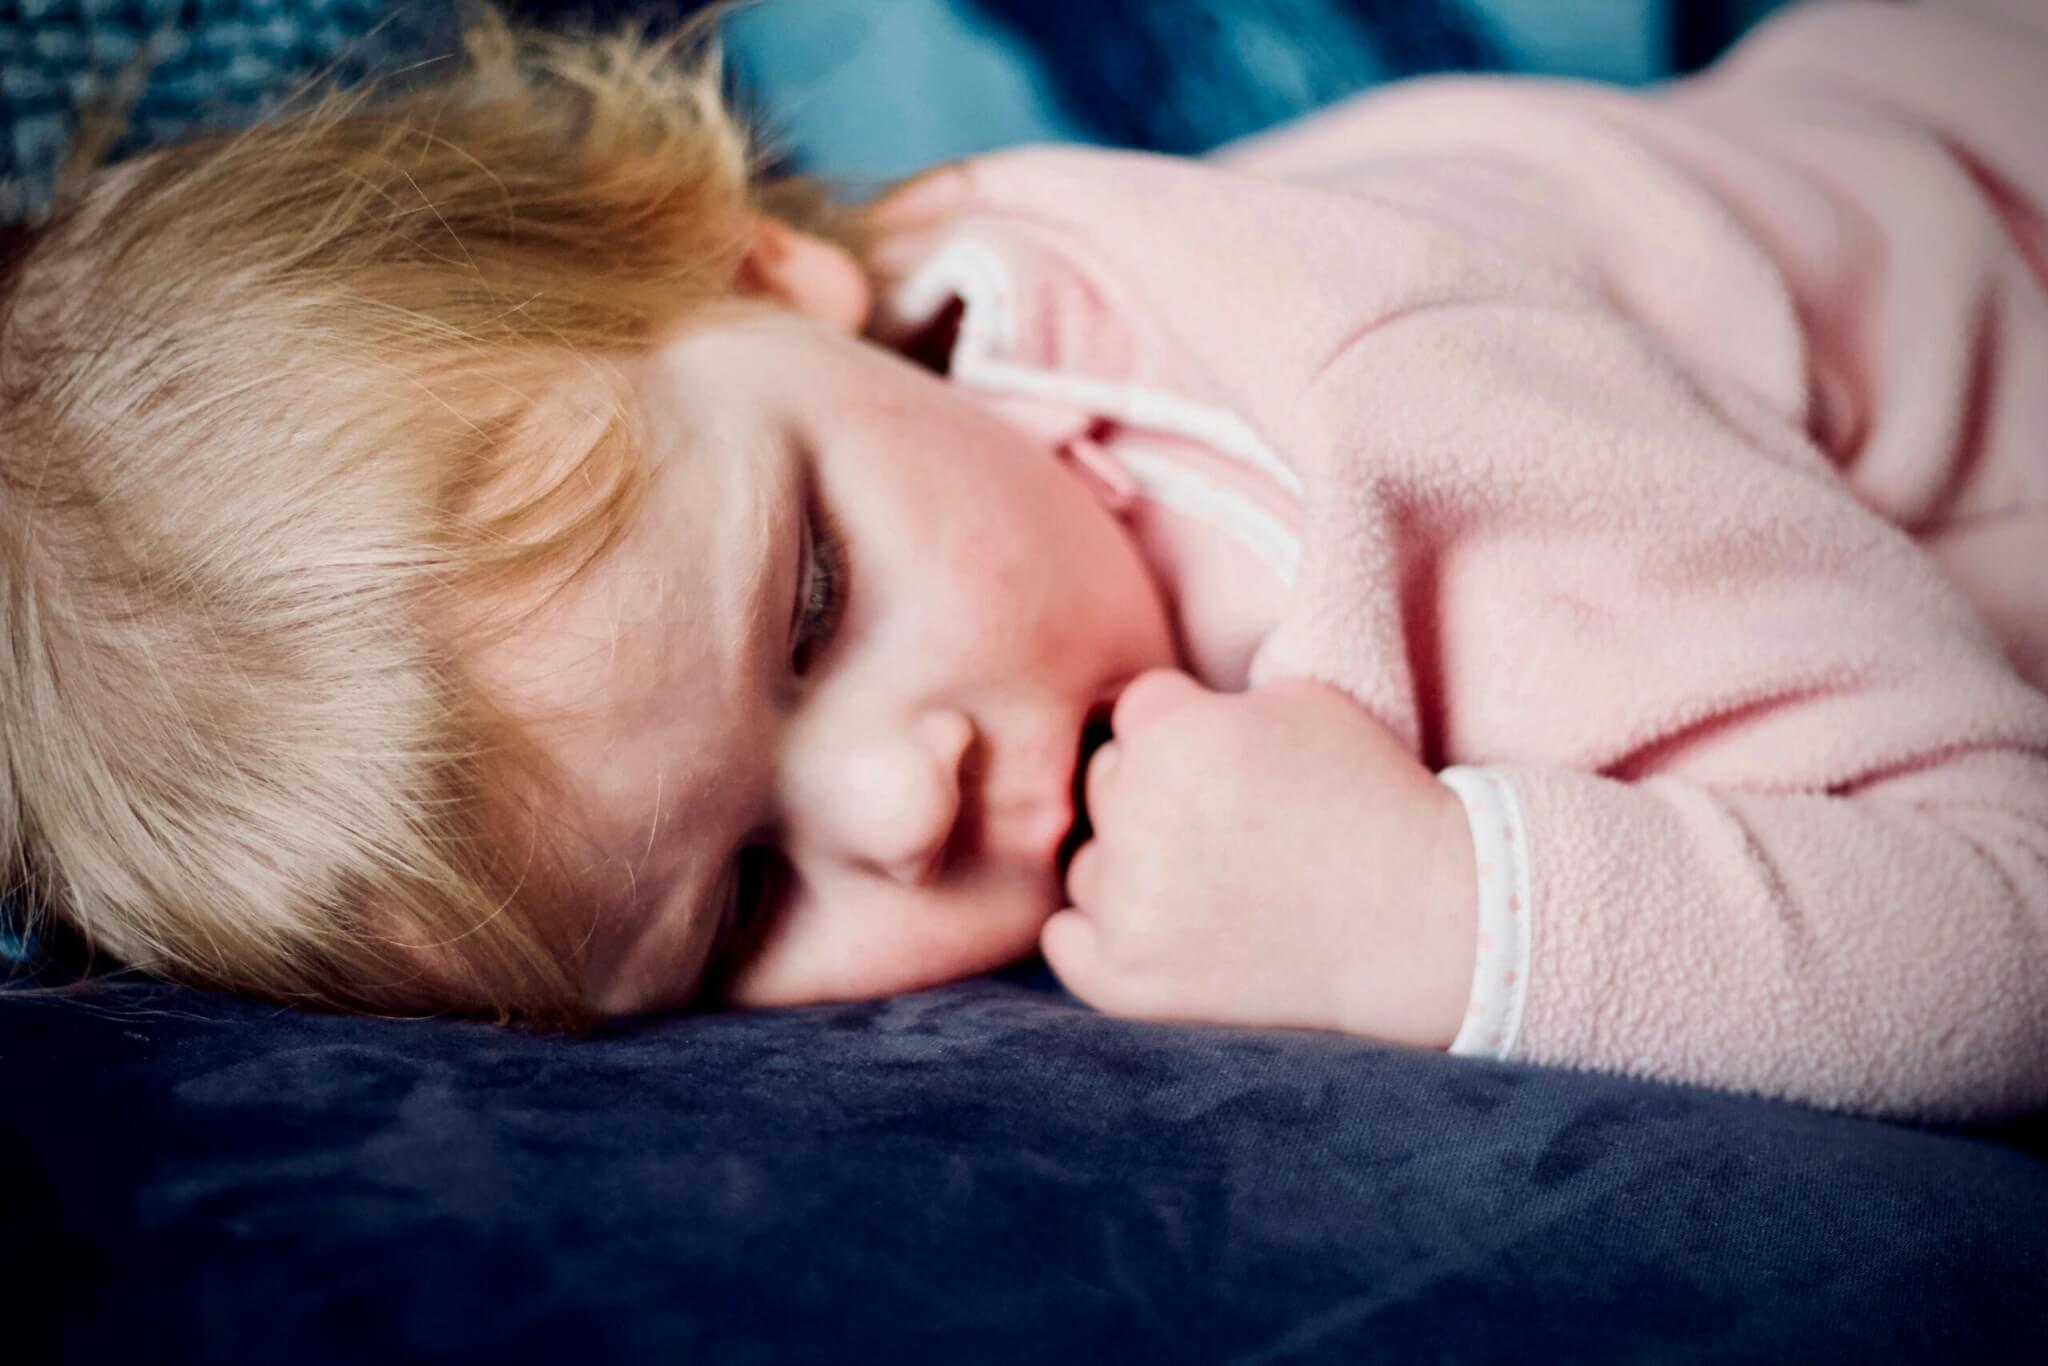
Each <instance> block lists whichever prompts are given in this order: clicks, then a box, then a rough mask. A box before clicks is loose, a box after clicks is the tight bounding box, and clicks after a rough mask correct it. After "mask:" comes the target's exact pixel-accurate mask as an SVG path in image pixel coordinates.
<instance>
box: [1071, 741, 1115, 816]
mask: <svg viewBox="0 0 2048 1366" xmlns="http://www.w3.org/2000/svg"><path fill="white" fill-rule="evenodd" d="M1121 757H1122V751H1121V750H1120V749H1118V747H1117V743H1116V741H1114V740H1111V741H1109V742H1108V743H1107V744H1105V745H1103V747H1102V748H1101V749H1098V750H1096V751H1095V754H1094V757H1092V758H1090V759H1089V760H1088V774H1087V777H1086V778H1085V779H1083V781H1082V784H1081V798H1082V800H1083V801H1084V802H1086V803H1087V806H1088V824H1089V825H1090V826H1092V827H1094V828H1095V829H1096V830H1101V829H1102V828H1103V825H1104V817H1105V815H1106V814H1107V812H1108V811H1109V781H1110V775H1111V774H1112V773H1113V772H1115V770H1116V765H1117V760H1118V759H1119V758H1121Z"/></svg>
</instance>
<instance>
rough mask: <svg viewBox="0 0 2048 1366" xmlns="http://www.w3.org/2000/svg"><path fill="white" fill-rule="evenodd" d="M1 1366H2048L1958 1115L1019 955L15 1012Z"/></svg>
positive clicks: (2017, 1177) (2038, 1191)
mask: <svg viewBox="0 0 2048 1366" xmlns="http://www.w3.org/2000/svg"><path fill="white" fill-rule="evenodd" d="M0 1076H4V1077H5V1091H4V1099H0V1106H4V1109H0V1114H4V1121H0V1300H4V1302H5V1303H6V1305H7V1310H6V1314H5V1318H4V1320H0V1344H4V1346H0V1359H5V1360H7V1361H10V1362H17V1363H21V1364H22V1366H28V1364H29V1363H44V1362H58V1361H94V1362H116V1361H119V1362H135V1363H165V1364H168V1363H185V1362H190V1363H201V1362H207V1363H212V1362H223V1361H238V1360H251V1361H254V1360H264V1361H278V1362H293V1363H300V1364H301V1366H320V1364H323V1363H336V1364H337V1366H339V1364H340V1363H370V1362H374V1363H384V1364H386V1366H396V1364H397V1363H401V1362H422V1363H424V1362H449V1361H492V1362H498V1363H524V1362H569V1363H576V1366H600V1363H613V1362H619V1363H624V1362H691V1363H699V1362H734V1363H739V1362H771V1361H795V1362H831V1361H847V1362H870V1361H872V1362H898V1361H939V1362H962V1363H977V1362H985V1363H1002V1362H1060V1363H1073V1362H1085V1361H1110V1360H1115V1361H1141V1362H1180V1361H1188V1362H1195V1361H1233V1362H1247V1363H1249V1362H1262V1363H1281V1362H1306V1361H1317V1362H1324V1361H1328V1362H1347V1363H1364V1362H1389V1363H1412V1362H1418V1361H1516V1362H1549V1361H1577V1362H1601V1361H1630V1362H1645V1361H1648V1362H1685V1361H1714V1362H1729V1361H1771V1362H1784V1361H1802V1360H1804V1361H1819V1362H1833V1361H1859V1362H1868V1361H1884V1362H1896V1361H1930V1362H1931V1361H1940V1362H1971V1363H1988V1362H2001V1361H2005V1362H2016V1363H2017V1362H2030V1363H2038V1362H2040V1361H2043V1360H2048V1233H2044V1231H2048V1116H2043V1117H2040V1118H2039V1119H2037V1120H2035V1121H2033V1122H2032V1123H2029V1124H2021V1125H2013V1126H2008V1127H2007V1128H2006V1129H2004V1130H2002V1131H1986V1132H1979V1133H1950V1134H1940V1133H1935V1132H1932V1131H1926V1130H1920V1129H1914V1128H1910V1127H1906V1126H1900V1125H1894V1124H1885V1123H1879V1122H1875V1121H1870V1120H1864V1119H1855V1118H1847V1117H1842V1116H1836V1115H1828V1114H1823V1113H1820V1112H1818V1111H1814V1110H1810V1109H1807V1108H1804V1107H1801V1106H1796V1105H1788V1104H1783V1103H1778V1102H1771V1101H1762V1100H1753V1099H1745V1098H1741V1097H1736V1096H1731V1095H1725V1094H1720V1093H1715V1092H1708V1091H1699V1090H1692V1089H1687V1088H1680V1087H1670V1086H1662V1085H1655V1084H1648V1083H1639V1082H1631V1081H1626V1080H1621V1079H1617V1078H1612V1077H1604V1076H1598V1075H1594V1074H1589V1073H1576V1072H1564V1071H1556V1070H1543V1069H1537V1068H1533V1067H1529V1066H1525V1065H1520V1064H1512V1063H1486V1062H1478V1061H1473V1060H1468V1059H1454V1058H1449V1057H1445V1056H1442V1055H1435V1054H1425V1053H1420V1052H1415V1051H1410V1050H1403V1049H1396V1048H1387V1047H1381V1046H1376V1045H1373V1044H1369V1043H1365V1042H1363V1041H1360V1040H1356V1039H1349V1038H1345V1037H1341V1036H1337V1035H1323V1034H1315V1033H1304V1032H1290V1031H1251V1030H1236V1029H1216V1028H1191V1027H1174V1026H1163V1025H1150V1024H1143V1023H1137V1022H1133V1021H1128V1020H1121V1019H1115V1018H1111V1017H1107V1016H1102V1015H1098V1014H1095V1013H1093V1012H1090V1011H1088V1010H1086V1009H1084V1008H1082V1007H1080V1006H1078V1005H1077V1004H1076V1003H1074V1002H1073V1001H1072V1000H1071V999H1070V998H1068V997H1067V996H1065V995H1064V994H1063V993H1060V992H1058V991H1057V990H1056V989H1053V988H1051V987H1050V985H1049V983H1048V982H1047V981H1046V980H1045V979H1043V978H1042V977H1038V978H1033V977H1030V976H1029V975H1026V974H1013V975H1011V976H1009V977H1003V978H989V979H981V980H977V981H972V982H966V983H960V984H956V985H954V986H950V987H946V988H943V989H940V990H936V991H930V992H925V993H922V994H919V995H915V996H908V997H902V998H898V999H894V1000H886V1001H878V1002H872V1003H865V1004H859V1005H847V1006H838V1007H828V1008H819V1009H811V1010H800V1011H788V1012H771V1013H759V1014H751V1015H707V1016H682V1017H675V1018H669V1019H664V1020H658V1021H650V1022H646V1023H641V1024H633V1025H627V1026H621V1027H619V1028H617V1029H616V1030H615V1031H614V1032H613V1033H611V1034H609V1035H607V1036H605V1037H601V1038H596V1039H590V1040H584V1041H570V1040H564V1039H559V1038H541V1037H534V1036H530V1035H525V1034H520V1033H515V1032H510V1031H506V1030H501V1029H497V1028H494V1027H491V1026H488V1025H483V1024H468V1023H460V1022H452V1021H437V1022H405V1021H383V1020H366V1019H349V1018H341V1017H331V1016H318V1015H311V1014H303V1013H298V1012H293V1011H284V1010H278V1009H276V1008H272V1007H266V1006H259V1005H254V1004H250V1003H245V1002H239V1001H231V1000H227V999H224V998H219V997H213V996H208V995H205V994H202V993H197V992H183V991H166V990H164V989H162V988H154V987H143V986H134V987H127V988H122V989H119V990H118V991H117V992H115V993H114V994H112V995H109V996H103V997H100V998H97V1002H96V1003H94V1004H89V1005H88V1004H85V1003H81V1002H77V1001H62V1000H38V999H33V998H17V999H12V1000H6V1001H4V1002H0Z"/></svg>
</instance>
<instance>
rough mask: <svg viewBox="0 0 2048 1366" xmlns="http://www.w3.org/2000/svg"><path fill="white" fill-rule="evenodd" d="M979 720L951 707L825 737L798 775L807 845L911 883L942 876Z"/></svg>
mask: <svg viewBox="0 0 2048 1366" xmlns="http://www.w3.org/2000/svg"><path fill="white" fill-rule="evenodd" d="M973 743H974V725H973V723H972V722H971V721H970V720H969V719H968V718H967V717H966V716H965V715H964V714H962V713H960V712H958V711H952V710H929V711H925V712H922V713H920V714H918V715H916V716H914V717H912V718H910V719H909V720H908V721H906V722H905V723H903V724H902V725H900V726H897V727H891V728H887V729H884V730H882V731H879V732H878V733H875V734H872V735H869V736H866V737H861V738H856V739H852V740H850V741H842V742H837V743H835V742H834V741H833V739H832V738H831V737H829V736H821V737H819V738H818V741H817V749H816V751H815V752H814V754H813V755H812V756H811V758H812V760H813V762H812V763H811V764H809V765H798V766H797V767H800V768H802V769H803V770H804V771H803V772H802V774H801V775H800V777H799V783H800V786H801V789H802V790H801V791H800V792H798V793H797V794H795V800H794V801H793V802H792V803H791V805H792V806H793V807H794V808H796V809H795V810H794V811H793V812H792V815H793V816H795V817H796V820H795V824H797V825H798V826H799V827H800V828H799V829H798V830H796V831H794V832H793V833H794V834H795V835H796V837H797V838H798V840H799V841H800V842H802V843H807V844H816V845H819V846H822V847H823V848H824V849H826V850H828V851H829V852H830V853H832V854H834V855H836V856H837V857H840V858H844V859H847V860H849V861H852V862H857V863H860V864H864V865H867V866H868V867H870V868H872V869H874V870H876V871H879V872H881V873H883V874H885V875H886V876H888V877H890V878H891V879H893V880H895V881H897V882H901V883H903V884H904V885H905V886H911V887H919V886H923V885H924V884H925V883H927V882H929V881H931V880H932V879H933V878H934V877H936V876H938V874H939V871H940V869H941V868H942V867H943V866H944V865H943V859H944V854H945V851H946V846H947V844H948V843H950V842H951V839H952V835H953V828H954V826H955V824H956V823H957V822H958V820H959V818H960V796H961V794H960V771H961V765H962V763H963V762H964V761H965V759H966V757H967V753H968V750H969V749H970V748H971V747H972V745H973Z"/></svg>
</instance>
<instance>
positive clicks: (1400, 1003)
mask: <svg viewBox="0 0 2048 1366" xmlns="http://www.w3.org/2000/svg"><path fill="white" fill-rule="evenodd" d="M1110 724H1111V727H1112V729H1113V730H1114V732H1115V738H1114V739H1113V740H1111V741H1110V743H1108V744H1106V745H1104V746H1103V747H1102V749H1101V750H1099V751H1098V752H1097V753H1096V755H1095V758H1094V760H1093V762H1092V763H1091V764H1090V766H1089V770H1088V776H1087V783H1086V792H1087V802H1088V814H1089V818H1090V821H1091V823H1092V825H1093V827H1094V837H1093V838H1092V839H1090V840H1089V841H1088V843H1086V844H1084V845H1082V846H1081V849H1080V851H1079V852H1078V853H1076V854H1075V855H1074V860H1073V862H1072V864H1071V865H1070V866H1069V867H1068V870H1067V897H1068V899H1069V900H1070V901H1071V902H1072V903H1073V905H1072V907H1070V908H1069V909H1067V910H1063V911H1060V912H1058V913H1057V914H1055V915H1054V916H1053V917H1052V918H1051V919H1050V920H1048V921H1047V922H1046V924H1045V928H1044V930H1043V931H1042V933H1041V935H1040V946H1041V948H1042V949H1043V951H1044V953H1045V958H1046V962H1047V963H1048V964H1050V965H1051V967H1052V969H1053V971H1054V972H1056V973H1058V974H1059V977H1060V980H1061V981H1063V982H1064V983H1065V984H1066V986H1067V989H1068V990H1070V991H1072V992H1073V993H1074V994H1075V995H1076V996H1079V997H1080V998H1081V999H1082V1000H1084V1001H1087V1002H1088V1003H1089V1004H1091V1005H1093V1006H1095V1007H1097V1008H1098V1009H1101V1010H1106V1011H1111V1012H1113V1013H1116V1014H1123V1015H1139V1016H1147V1017H1151V1018H1156V1019H1180V1020H1201V1021H1209V1022H1213V1023H1218V1024H1246V1025H1283V1026H1298V1027H1305V1028H1313V1029H1341V1030H1345V1031H1347V1032H1350V1033H1354V1034H1362V1035H1365V1036H1368V1037H1371V1038H1377V1039H1384V1040H1387V1041H1390V1042H1395V1043H1407V1044H1416V1045H1420V1046H1423V1047H1429V1048H1447V1047H1449V1046H1450V1043H1451V1040H1452V1039H1454V1038H1455V1037H1456V1036H1457V1031H1458V1026H1459V1024H1460V1023H1461V1021H1462V1018H1463V1015H1464V1009H1465V1002H1466V1000H1467V997H1468V994H1469V991H1470V988H1471V981H1472V959H1473V945H1474V940H1475V937H1476V935H1477V924H1476V920H1477V900H1476V898H1477V895H1478V893H1477V875H1476V872H1475V870H1474V859H1473V854H1472V842H1471V835H1470V833H1469V831H1468V829H1467V826H1466V823H1465V814H1464V810H1463V808H1462V807H1461V806H1460V805H1459V803H1458V800H1457V798H1456V796H1455V795H1454V794H1453V793H1452V792H1451V791H1450V790H1449V789H1448V788H1446V787H1444V786H1443V785H1442V784H1441V783H1439V782H1437V781H1436V779H1435V778H1434V777H1433V776H1432V775H1431V774H1430V772H1429V770H1427V769H1426V768H1424V767H1423V766H1422V765H1421V764H1420V763H1418V762H1416V760H1415V759H1414V757H1413V756H1411V755H1410V754H1409V753H1408V751H1407V750H1406V749H1405V748H1404V747H1403V746H1402V744H1401V742H1400V741H1399V740H1397V739H1396V738H1395V737H1394V736H1393V734H1392V733H1391V732H1389V731H1388V730H1387V728H1386V727H1385V726H1383V725H1381V724H1380V723H1379V722H1378V721H1377V720H1376V719H1374V718H1373V717H1372V715H1371V714H1370V713H1368V712H1367V711H1366V710H1365V709H1364V708H1362V707H1360V706H1359V705H1358V704H1357V703H1356V702H1354V701H1353V700H1352V699H1351V698H1350V697H1348V696H1346V695H1345V694H1343V693H1341V692H1338V691H1336V690H1335V689H1333V688H1329V687H1326V686H1324V685H1322V684H1319V683H1310V682H1305V681H1291V680H1290V681H1287V682H1281V683H1273V684H1268V685H1266V686H1263V687H1260V688H1255V689H1253V690H1252V691H1250V692H1246V693H1212V692H1209V691H1208V690H1207V689H1205V688H1203V687H1202V685H1201V684H1199V683H1197V682H1195V680H1193V679H1192V678H1190V677H1188V676H1187V675H1186V674H1183V673H1180V672H1177V671H1175V670H1170V669H1160V670H1154V671H1152V672H1150V673H1146V674H1142V675H1140V676H1139V677H1138V678H1137V679H1136V680H1134V681H1133V682H1132V683H1131V685H1130V686H1129V687H1127V688H1126V689H1125V690H1124V692H1123V695H1122V696H1121V697H1120V698H1118V700H1117V704H1116V710H1115V713H1114V715H1113V716H1112V717H1111V721H1110Z"/></svg>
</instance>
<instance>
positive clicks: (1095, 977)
mask: <svg viewBox="0 0 2048 1366" xmlns="http://www.w3.org/2000/svg"><path fill="white" fill-rule="evenodd" d="M1038 951H1039V953H1041V954H1043V955H1044V957H1045V965H1046V966H1047V967H1049V968H1051V969H1052V971H1053V975H1054V976H1055V977H1057V978H1059V979H1060V985H1062V986H1064V987H1065V988H1066V989H1067V990H1068V991H1071V992H1073V993H1074V995H1076V996H1078V997H1080V998H1081V999H1082V1000H1083V1001H1085V1002H1087V1003H1088V1004H1089V1005H1091V1006H1094V1007H1095V1008H1096V1009H1098V1010H1100V1009H1102V1008H1103V1001H1102V999H1101V986H1102V984H1101V981H1100V978H1101V976H1102V972H1101V963H1102V955H1101V953H1100V952H1099V950H1098V947H1097V942H1096V929H1095V926H1094V924H1093V923H1091V922H1090V921H1089V919H1088V917H1087V916H1085V915H1083V914H1082V913H1081V912H1080V911H1078V910H1076V909H1073V908H1071V907H1069V908H1068V909H1067V910H1064V911H1054V912H1053V914H1052V918H1051V919H1049V920H1047V921H1046V922H1045V924H1044V925H1043V926H1042V927H1041V928H1040V929H1039V931H1038Z"/></svg>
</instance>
